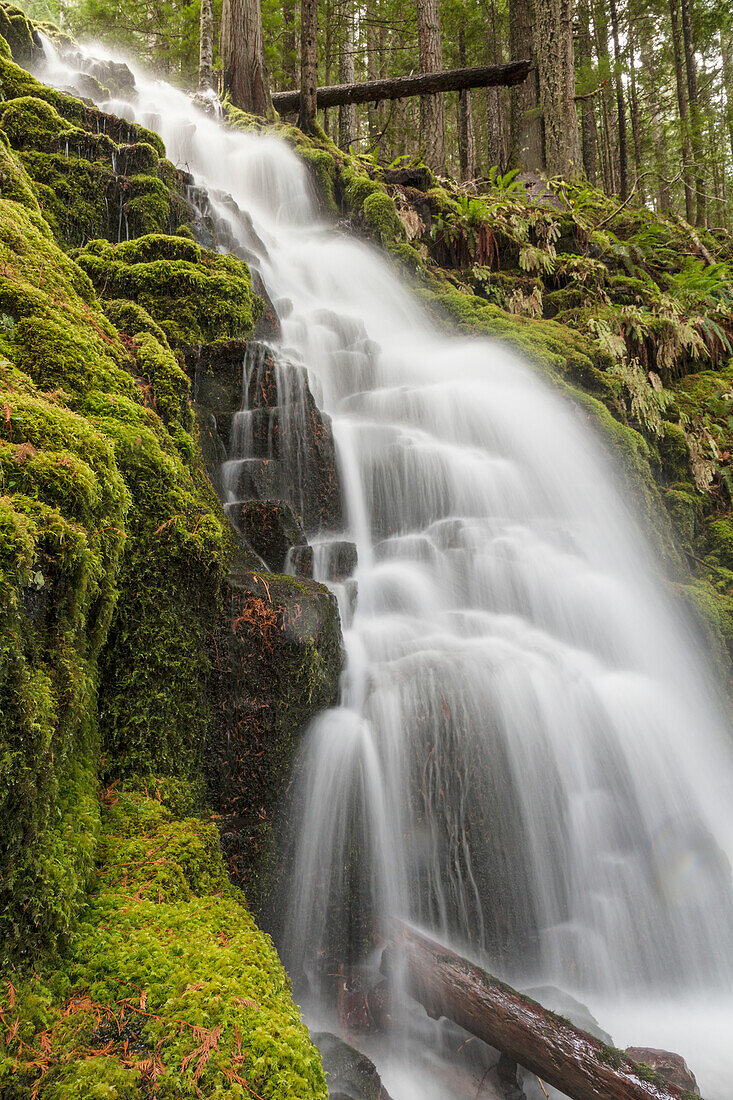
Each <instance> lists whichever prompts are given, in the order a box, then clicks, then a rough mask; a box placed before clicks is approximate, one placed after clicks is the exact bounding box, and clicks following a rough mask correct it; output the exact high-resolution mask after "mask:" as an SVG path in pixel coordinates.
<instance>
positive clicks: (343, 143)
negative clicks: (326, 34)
mask: <svg viewBox="0 0 733 1100" xmlns="http://www.w3.org/2000/svg"><path fill="white" fill-rule="evenodd" d="M347 3H348V9H347V11H346V17H345V19H344V27H343V33H344V38H343V42H342V44H341V53H340V55H339V80H340V81H341V83H342V84H353V83H354V75H355V71H354V8H353V3H352V2H351V0H347ZM355 141H356V106H355V105H354V104H353V103H343V104H342V105H341V106H340V107H339V145H340V147H341V148H342V149H348V148H349V146H350V145H351V144H352V143H353V142H355Z"/></svg>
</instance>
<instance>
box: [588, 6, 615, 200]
mask: <svg viewBox="0 0 733 1100" xmlns="http://www.w3.org/2000/svg"><path fill="white" fill-rule="evenodd" d="M593 30H594V34H595V43H596V56H597V57H598V71H599V75H600V77H601V79H603V80H607V81H608V83H607V84H606V85H605V86H604V87H603V89H602V91H601V128H602V135H603V146H602V148H603V186H604V190H605V191H606V193H607V194H609V195H613V194H615V193H616V192H617V191H618V190H619V173H618V165H617V163H616V153H617V150H618V140H617V134H616V125H615V116H614V111H613V105H612V102H611V100H612V91H611V85H610V81H611V76H612V71H611V57H610V54H609V52H608V22H607V20H606V13H605V6H604V4H602V3H600V2H599V0H596V2H595V3H594V4H593Z"/></svg>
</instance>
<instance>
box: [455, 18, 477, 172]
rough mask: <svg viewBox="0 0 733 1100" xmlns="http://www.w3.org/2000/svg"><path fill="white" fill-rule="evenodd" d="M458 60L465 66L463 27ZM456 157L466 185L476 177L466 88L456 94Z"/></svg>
mask: <svg viewBox="0 0 733 1100" xmlns="http://www.w3.org/2000/svg"><path fill="white" fill-rule="evenodd" d="M458 60H459V62H460V63H461V65H462V66H463V65H465V64H466V33H465V31H464V30H463V27H461V29H460V31H459V32H458ZM458 157H459V161H460V166H461V179H462V180H463V182H464V183H466V182H467V181H468V180H472V179H474V178H475V176H476V147H475V145H474V140H473V114H472V111H471V93H470V91H469V89H468V88H466V89H465V90H464V91H462V92H459V93H458Z"/></svg>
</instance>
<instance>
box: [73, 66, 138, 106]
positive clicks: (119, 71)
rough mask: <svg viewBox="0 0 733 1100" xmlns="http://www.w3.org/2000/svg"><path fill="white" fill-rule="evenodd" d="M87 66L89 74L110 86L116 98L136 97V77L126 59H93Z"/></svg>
mask: <svg viewBox="0 0 733 1100" xmlns="http://www.w3.org/2000/svg"><path fill="white" fill-rule="evenodd" d="M80 67H81V66H80ZM85 67H86V71H87V72H88V74H89V75H90V76H92V77H94V79H95V80H98V81H99V83H100V84H103V85H104V87H105V88H109V90H110V92H111V93H112V95H113V96H114V97H115V98H119V99H127V100H130V99H132V98H134V96H135V94H136V88H135V77H134V76H133V74H132V71H131V70H130V69H129V68H128V66H127V65H126V64H125V63H124V61H92V62H91V64H88V65H86V66H85Z"/></svg>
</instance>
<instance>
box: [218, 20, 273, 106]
mask: <svg viewBox="0 0 733 1100" xmlns="http://www.w3.org/2000/svg"><path fill="white" fill-rule="evenodd" d="M221 57H222V65H223V71H222V84H223V88H224V91H225V92H227V93H228V94H229V95H230V96H231V100H232V103H233V104H234V106H235V107H240V108H241V109H242V110H243V111H249V112H250V113H251V114H254V115H261V116H262V117H263V118H269V117H271V116H272V100H271V99H270V86H269V82H268V79H267V68H266V67H265V47H264V42H263V38H262V10H261V7H260V0H224V6H223V9H222V16H221Z"/></svg>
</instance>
